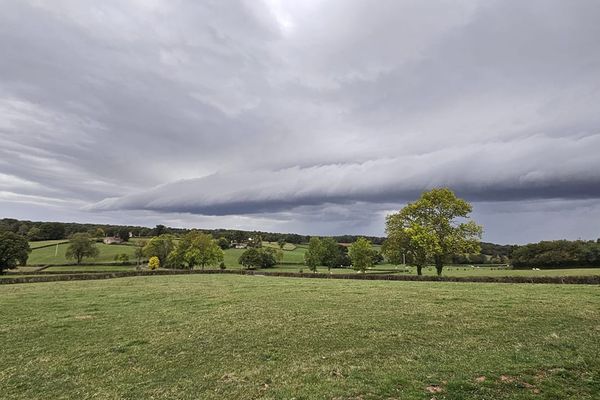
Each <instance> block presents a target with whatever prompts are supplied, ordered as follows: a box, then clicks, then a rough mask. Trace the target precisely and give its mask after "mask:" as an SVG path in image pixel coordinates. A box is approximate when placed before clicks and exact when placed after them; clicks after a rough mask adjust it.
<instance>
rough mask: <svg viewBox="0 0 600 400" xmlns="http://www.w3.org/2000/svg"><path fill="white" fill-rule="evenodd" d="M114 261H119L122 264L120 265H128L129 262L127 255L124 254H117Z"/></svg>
mask: <svg viewBox="0 0 600 400" xmlns="http://www.w3.org/2000/svg"><path fill="white" fill-rule="evenodd" d="M115 261H119V262H122V263H128V262H129V255H128V254H125V253H121V254H117V255H115Z"/></svg>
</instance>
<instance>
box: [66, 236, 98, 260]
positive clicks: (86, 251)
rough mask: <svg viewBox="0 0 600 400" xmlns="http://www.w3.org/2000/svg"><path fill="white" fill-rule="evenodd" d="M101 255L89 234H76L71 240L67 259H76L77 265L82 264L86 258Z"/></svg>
mask: <svg viewBox="0 0 600 400" xmlns="http://www.w3.org/2000/svg"><path fill="white" fill-rule="evenodd" d="M98 254H100V250H98V248H97V247H96V242H95V241H94V239H92V237H91V236H90V235H89V234H87V233H76V234H74V235H73V236H72V237H71V239H70V240H69V247H67V252H66V253H65V257H66V258H67V259H75V261H76V262H77V264H81V261H82V260H83V259H84V258H94V257H97V256H98Z"/></svg>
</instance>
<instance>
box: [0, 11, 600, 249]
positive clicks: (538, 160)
mask: <svg viewBox="0 0 600 400" xmlns="http://www.w3.org/2000/svg"><path fill="white" fill-rule="evenodd" d="M2 9H3V12H2V13H1V14H0V54H2V57H1V58H0V207H1V208H2V209H3V210H9V211H6V212H8V213H10V215H20V216H22V215H26V214H27V212H28V211H30V212H31V213H37V214H40V215H43V211H42V210H43V208H44V207H47V209H48V210H49V211H48V213H49V214H52V215H53V216H54V218H78V219H81V220H86V219H94V218H100V219H103V220H110V219H111V218H112V220H114V221H116V222H120V221H122V220H123V219H124V218H125V219H126V218H131V219H132V220H134V221H136V222H140V221H144V218H149V219H152V222H150V224H153V223H154V221H157V222H158V221H167V222H171V223H174V224H180V225H182V226H183V225H186V226H187V225H189V224H193V223H198V224H208V225H211V226H219V224H220V223H222V224H224V225H223V226H244V227H247V228H251V227H252V225H253V224H255V225H256V226H257V228H258V227H260V228H261V229H267V230H268V229H269V227H271V228H272V229H271V230H279V229H281V230H286V231H294V230H298V231H301V232H309V233H310V232H315V233H320V232H325V233H345V232H352V233H359V232H360V231H361V227H362V229H364V232H365V233H371V234H373V233H374V232H375V231H377V230H379V231H378V232H379V234H381V233H382V228H383V226H382V221H383V217H384V215H385V213H386V212H389V210H393V209H396V208H398V207H400V206H401V205H402V204H403V203H404V202H406V201H410V200H413V199H414V198H415V197H416V196H417V195H418V194H419V192H420V191H421V190H423V189H426V188H430V187H434V186H450V187H452V188H453V189H455V190H456V191H457V192H458V193H459V194H460V195H463V196H465V197H467V198H468V199H470V200H473V201H475V202H476V205H477V207H480V208H481V209H482V210H485V213H483V214H479V216H480V217H481V218H482V219H483V220H486V221H488V223H489V224H490V225H491V226H489V227H487V230H486V231H487V232H494V227H497V229H498V231H501V232H503V233H502V234H499V235H497V236H491V237H494V238H496V239H497V240H499V241H505V242H510V241H511V238H510V234H509V233H508V229H506V227H505V226H504V225H503V224H504V223H505V222H504V221H510V220H511V218H508V217H506V216H505V217H504V218H497V217H496V216H497V215H498V214H497V213H496V212H495V209H496V208H499V209H502V208H503V206H502V204H514V205H515V206H516V205H523V204H529V203H530V202H536V201H540V202H542V203H543V204H544V207H546V206H547V205H548V203H547V202H549V201H554V200H553V199H562V200H560V201H563V202H566V203H561V204H563V205H565V207H566V204H567V203H568V202H573V204H579V205H580V204H581V201H584V200H585V201H591V202H597V201H598V199H599V198H600V189H598V188H600V173H599V172H598V171H600V161H599V160H600V158H599V157H597V151H598V149H600V114H599V113H598V112H597V104H600V83H599V82H600V50H599V49H600V25H599V24H598V23H597V21H598V20H599V19H600V4H598V3H597V2H594V1H586V0H582V1H573V2H564V1H555V0H550V1H546V0H544V1H542V0H539V1H538V0H534V1H528V2H522V1H516V0H515V1H480V2H478V1H464V2H463V1H458V2H457V1H440V2H435V3H430V2H422V1H403V2H398V1H381V2H377V3H376V4H374V3H373V2H371V1H366V0H356V1H345V0H344V1H342V0H330V1H306V2H304V1H303V2H291V1H280V0H268V1H264V2H263V1H233V0H232V1H217V2H191V1H183V0H178V1H153V2H140V1H103V2H100V3H98V2H91V1H90V2H88V1H79V2H71V1H54V2H35V1H24V0H23V1H16V0H15V1H8V0H7V1H4V2H2ZM65 202H67V203H68V204H65ZM540 204H541V203H540ZM489 205H494V207H496V208H494V207H490V206H489ZM542 208H543V207H542ZM74 209H78V211H77V212H75V211H73V210H74ZM361 210H362V211H361ZM90 211H94V213H92V212H90ZM98 211H102V212H98ZM546 212H547V214H546V215H552V216H553V222H552V223H553V224H554V225H553V226H556V227H560V226H561V224H562V225H565V221H564V219H565V218H569V217H568V215H571V216H572V217H573V218H575V217H574V216H573V215H574V214H569V212H566V211H565V212H564V213H562V214H561V213H554V212H552V211H551V210H548V211H546ZM540 213H541V214H539V215H540V216H541V215H543V213H544V211H540ZM127 215H135V217H127ZM528 215H531V214H528ZM560 215H565V217H560ZM513 217H514V218H512V219H515V218H516V219H518V218H521V217H522V214H519V212H517V211H515V212H514V213H513ZM536 218H537V219H536V221H539V220H540V219H541V218H542V217H539V218H538V217H536ZM577 218H579V217H577ZM532 220H533V219H532ZM579 221H580V222H581V223H582V226H581V230H582V232H585V233H586V234H590V232H591V228H590V227H589V226H587V225H586V223H587V224H588V225H590V224H591V221H588V222H586V221H584V220H583V219H579ZM132 222H133V221H132ZM515 223H516V222H515ZM532 229H533V228H532ZM553 229H554V228H551V227H549V226H547V225H544V228H543V229H542V228H539V229H537V230H535V229H533V231H530V230H527V232H528V235H530V236H531V237H532V238H534V237H535V238H543V237H544V235H545V232H549V231H553V232H554V231H555V230H553ZM557 229H558V228H557ZM569 232H571V233H572V232H574V230H573V229H571V230H570V231H569ZM571 233H569V234H571ZM487 234H489V235H494V234H493V233H487ZM519 240H522V239H519Z"/></svg>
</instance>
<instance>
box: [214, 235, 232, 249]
mask: <svg viewBox="0 0 600 400" xmlns="http://www.w3.org/2000/svg"><path fill="white" fill-rule="evenodd" d="M217 244H218V245H219V247H220V248H221V250H227V249H228V248H230V247H231V243H230V242H229V240H227V238H224V237H223V236H221V237H220V238H219V240H218V241H217Z"/></svg>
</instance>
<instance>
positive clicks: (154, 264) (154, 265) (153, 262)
mask: <svg viewBox="0 0 600 400" xmlns="http://www.w3.org/2000/svg"><path fill="white" fill-rule="evenodd" d="M158 267H160V260H159V259H158V257H156V256H153V257H150V259H149V260H148V268H150V269H151V270H155V269H158Z"/></svg>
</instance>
